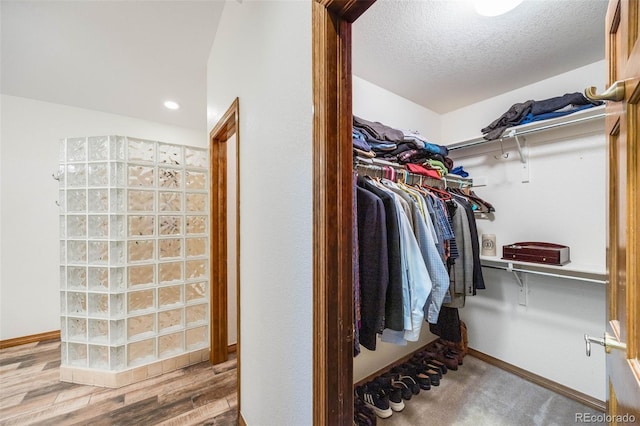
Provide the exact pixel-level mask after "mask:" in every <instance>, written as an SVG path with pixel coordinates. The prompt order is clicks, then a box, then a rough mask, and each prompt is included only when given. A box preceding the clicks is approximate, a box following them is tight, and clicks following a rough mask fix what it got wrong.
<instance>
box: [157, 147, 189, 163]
mask: <svg viewBox="0 0 640 426" xmlns="http://www.w3.org/2000/svg"><path fill="white" fill-rule="evenodd" d="M158 163H164V164H175V165H177V166H180V165H182V164H184V161H183V160H182V147H181V146H180V145H169V144H164V143H159V144H158Z"/></svg>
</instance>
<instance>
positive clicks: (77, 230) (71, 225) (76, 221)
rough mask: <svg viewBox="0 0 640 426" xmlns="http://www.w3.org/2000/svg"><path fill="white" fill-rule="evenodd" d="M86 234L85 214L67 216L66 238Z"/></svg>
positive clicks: (84, 235)
mask: <svg viewBox="0 0 640 426" xmlns="http://www.w3.org/2000/svg"><path fill="white" fill-rule="evenodd" d="M86 236H87V217H86V216H85V215H69V216H67V238H78V237H80V238H82V237H86Z"/></svg>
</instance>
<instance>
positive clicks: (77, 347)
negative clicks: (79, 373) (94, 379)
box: [67, 343, 87, 367]
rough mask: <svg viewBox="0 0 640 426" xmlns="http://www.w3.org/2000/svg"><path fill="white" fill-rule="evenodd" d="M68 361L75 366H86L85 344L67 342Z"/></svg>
mask: <svg viewBox="0 0 640 426" xmlns="http://www.w3.org/2000/svg"><path fill="white" fill-rule="evenodd" d="M67 356H68V358H69V359H68V363H69V364H70V365H73V366H77V367H86V366H87V345H85V344H82V343H68V344H67Z"/></svg>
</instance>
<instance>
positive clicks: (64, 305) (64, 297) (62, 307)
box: [60, 291, 67, 315]
mask: <svg viewBox="0 0 640 426" xmlns="http://www.w3.org/2000/svg"><path fill="white" fill-rule="evenodd" d="M60 313H61V314H63V315H66V314H67V292H65V291H61V292H60Z"/></svg>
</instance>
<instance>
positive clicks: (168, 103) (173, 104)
mask: <svg viewBox="0 0 640 426" xmlns="http://www.w3.org/2000/svg"><path fill="white" fill-rule="evenodd" d="M164 106H165V107H167V108H169V109H178V108H180V105H178V103H177V102H173V101H165V103H164Z"/></svg>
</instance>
